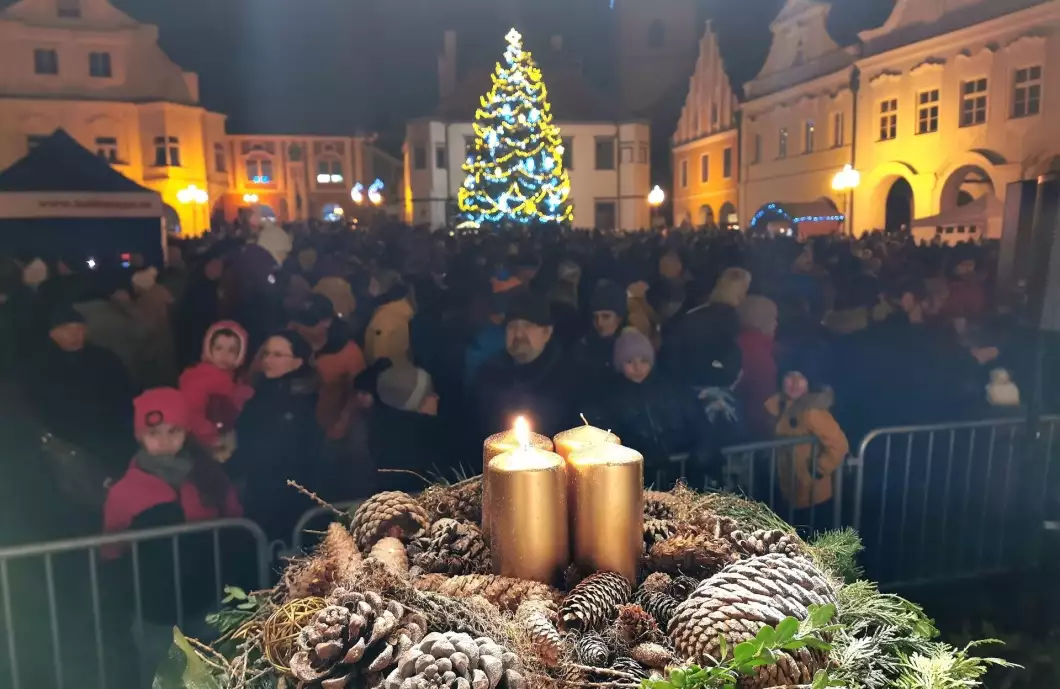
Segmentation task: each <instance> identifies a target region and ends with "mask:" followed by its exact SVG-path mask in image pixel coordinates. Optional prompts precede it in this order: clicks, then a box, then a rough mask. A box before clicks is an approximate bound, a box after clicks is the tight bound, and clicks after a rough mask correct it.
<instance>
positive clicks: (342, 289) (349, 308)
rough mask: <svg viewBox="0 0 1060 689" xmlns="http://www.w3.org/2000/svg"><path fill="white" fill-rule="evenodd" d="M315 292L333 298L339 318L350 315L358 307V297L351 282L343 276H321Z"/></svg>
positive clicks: (333, 306)
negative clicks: (355, 295) (354, 294)
mask: <svg viewBox="0 0 1060 689" xmlns="http://www.w3.org/2000/svg"><path fill="white" fill-rule="evenodd" d="M313 292H314V293H315V294H322V295H324V296H325V297H327V298H328V299H329V300H331V307H332V309H333V310H334V311H335V313H336V314H338V316H339V318H343V317H345V316H349V315H350V314H352V313H353V312H354V311H355V310H356V309H357V298H356V297H354V296H353V289H352V288H351V287H350V283H348V282H347V281H345V280H343V279H342V278H341V277H334V276H332V277H325V278H320V280H319V281H318V282H317V284H316V286H315V287H314V288H313Z"/></svg>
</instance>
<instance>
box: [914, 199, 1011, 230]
mask: <svg viewBox="0 0 1060 689" xmlns="http://www.w3.org/2000/svg"><path fill="white" fill-rule="evenodd" d="M1001 212H1002V207H1001V202H1000V201H998V200H997V199H996V198H995V197H994V195H993V194H983V195H982V196H980V197H979V198H977V199H976V200H975V201H972V202H971V203H967V204H965V205H963V206H958V207H956V208H952V209H950V210H948V211H943V212H942V213H939V214H938V215H931V216H928V217H926V218H917V219H916V220H913V222H912V226H913V227H961V226H964V227H970V226H972V225H974V226H976V227H986V221H987V219H988V218H990V217H991V216H995V215H1000V214H1001Z"/></svg>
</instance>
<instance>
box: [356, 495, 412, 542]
mask: <svg viewBox="0 0 1060 689" xmlns="http://www.w3.org/2000/svg"><path fill="white" fill-rule="evenodd" d="M429 523H430V522H429V520H428V518H427V511H426V510H424V509H423V508H422V507H420V504H419V503H418V502H416V499H415V498H413V497H412V496H411V495H409V494H408V493H402V492H401V491H386V492H383V493H376V494H375V495H373V496H372V497H370V498H368V499H367V500H365V501H364V502H363V503H361V506H360V507H358V508H357V511H356V512H355V513H354V515H353V523H352V524H351V525H350V532H351V533H352V534H353V537H354V538H355V539H356V540H357V546H358V547H359V548H360V549H361V552H365V551H367V550H368V549H369V548H371V547H372V546H373V545H375V543H376V541H378V540H379V539H381V538H386V537H387V536H392V537H394V538H397V539H399V540H401V542H402V543H408V542H409V541H410V540H412V539H413V538H416V537H417V536H420V535H421V534H422V533H423V531H424V529H426V528H427V526H428V524H429Z"/></svg>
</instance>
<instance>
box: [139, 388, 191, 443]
mask: <svg viewBox="0 0 1060 689" xmlns="http://www.w3.org/2000/svg"><path fill="white" fill-rule="evenodd" d="M133 415H134V418H133V425H134V427H135V429H136V434H137V435H139V434H140V433H143V432H144V431H145V430H147V429H148V428H153V427H154V426H157V425H159V424H162V423H168V424H170V425H173V426H177V427H179V428H187V427H188V416H189V414H188V402H187V400H186V399H185V398H184V395H183V393H181V391H180V390H177V389H176V388H152V389H150V390H147V391H146V392H144V393H143V394H142V395H140V396H139V397H137V398H136V399H134V400H133Z"/></svg>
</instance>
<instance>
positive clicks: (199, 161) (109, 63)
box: [0, 0, 400, 235]
mask: <svg viewBox="0 0 1060 689" xmlns="http://www.w3.org/2000/svg"><path fill="white" fill-rule="evenodd" d="M57 128H62V129H65V130H66V131H67V132H68V133H69V134H70V135H71V136H73V137H74V138H75V139H76V140H77V141H78V142H79V143H81V144H82V145H83V146H85V147H86V148H88V149H89V150H92V151H95V152H96V153H97V154H98V155H100V156H101V157H103V158H104V159H106V160H107V161H108V162H109V163H110V164H111V165H113V166H114V168H115V169H116V170H118V171H119V172H121V173H122V174H124V175H125V176H126V177H129V178H130V179H132V180H134V181H136V182H138V183H140V184H142V185H143V186H145V187H148V188H149V189H152V190H154V191H156V192H158V193H159V194H160V195H161V197H162V200H163V202H164V203H165V204H166V220H167V225H168V226H169V227H170V228H171V229H173V228H176V227H179V228H180V230H181V231H182V232H184V233H187V234H191V235H196V234H200V233H201V232H203V231H205V230H206V229H207V228H208V227H209V226H210V222H211V219H213V218H218V217H219V216H220V215H221V214H223V215H225V216H226V217H227V218H229V219H231V218H233V217H235V215H236V214H237V213H238V211H239V208H240V207H242V206H247V205H249V202H248V201H244V195H247V196H246V197H247V199H252V198H253V196H251V194H257V195H258V198H259V199H261V202H263V203H267V204H268V205H269V206H270V208H271V209H274V210H275V213H276V215H277V217H280V218H281V219H284V220H303V219H307V218H309V217H319V214H320V213H322V212H323V210H324V208H325V207H326V206H327V204H328V203H339V204H344V205H346V206H347V207H348V208H347V210H349V211H351V212H352V211H355V210H356V209H354V208H349V206H352V203H351V200H350V196H349V193H350V185H352V184H353V183H355V181H356V180H358V179H363V180H365V182H364V183H365V184H366V185H367V184H370V183H371V182H372V181H373V180H374V179H375V177H377V176H378V177H384V178H386V179H388V180H389V181H390V182H391V183H393V182H396V181H397V180H398V179H400V173H399V172H398V167H399V165H400V163H399V161H397V160H396V159H394V158H392V157H390V156H386V154H384V153H382V152H381V151H378V149H375V147H373V146H371V145H370V144H369V143H368V142H366V141H364V140H363V139H358V138H334V139H325V138H320V137H294V136H287V137H257V138H255V137H240V136H229V135H228V134H227V133H226V131H225V116H224V115H223V114H220V113H215V112H210V111H209V110H207V109H206V108H204V107H203V106H202V105H201V104H200V102H199V82H198V76H197V75H195V74H193V73H190V72H184V71H183V70H181V69H180V67H179V66H177V65H176V64H175V63H174V62H173V61H171V60H170V59H169V58H168V57H167V56H166V54H165V53H164V52H163V51H162V49H161V48H160V47H159V45H158V29H157V27H154V26H150V25H146V24H141V23H139V22H137V21H136V20H135V19H133V18H132V17H130V16H128V15H127V14H124V13H122V12H120V11H118V10H117V9H116V8H114V7H113V6H112V5H111V4H110V3H109V2H107V0H21V2H17V3H15V4H14V5H11V6H10V7H8V8H6V9H4V10H3V11H0V169H3V168H6V167H8V166H9V165H11V164H12V163H13V162H15V161H16V160H18V159H19V158H21V157H22V156H24V155H25V154H26V153H27V152H28V150H29V149H30V147H32V146H33V145H34V144H35V142H36V141H37V140H39V138H40V137H44V136H47V135H48V134H51V133H52V132H53V131H55V129H57ZM293 151H299V152H300V153H301V155H300V156H299V157H300V160H297V161H293V160H291V159H290V156H291V153H292V152H293ZM325 162H326V163H327V165H328V166H329V168H328V169H329V177H328V180H329V181H328V184H326V185H325V184H321V183H318V182H317V179H318V178H317V176H316V174H315V171H316V170H317V167H318V166H320V165H323V164H325ZM255 164H256V165H257V174H254V175H250V174H249V173H250V172H251V169H252V167H253V166H254V165H255ZM331 166H334V167H335V168H336V169H337V170H339V172H338V173H337V175H338V176H339V177H341V178H342V181H341V183H339V182H331V180H332V179H335V175H332V174H331V173H330V170H331ZM255 178H257V181H255ZM343 187H344V188H343ZM391 188H392V189H396V188H397V187H396V185H395V186H393V187H391ZM191 189H195V190H202V191H205V192H206V196H205V197H204V196H203V195H202V194H201V193H197V194H189V193H186V192H187V190H191ZM182 192H183V193H182ZM340 197H341V198H340ZM204 199H205V202H204ZM266 210H268V209H266Z"/></svg>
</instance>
